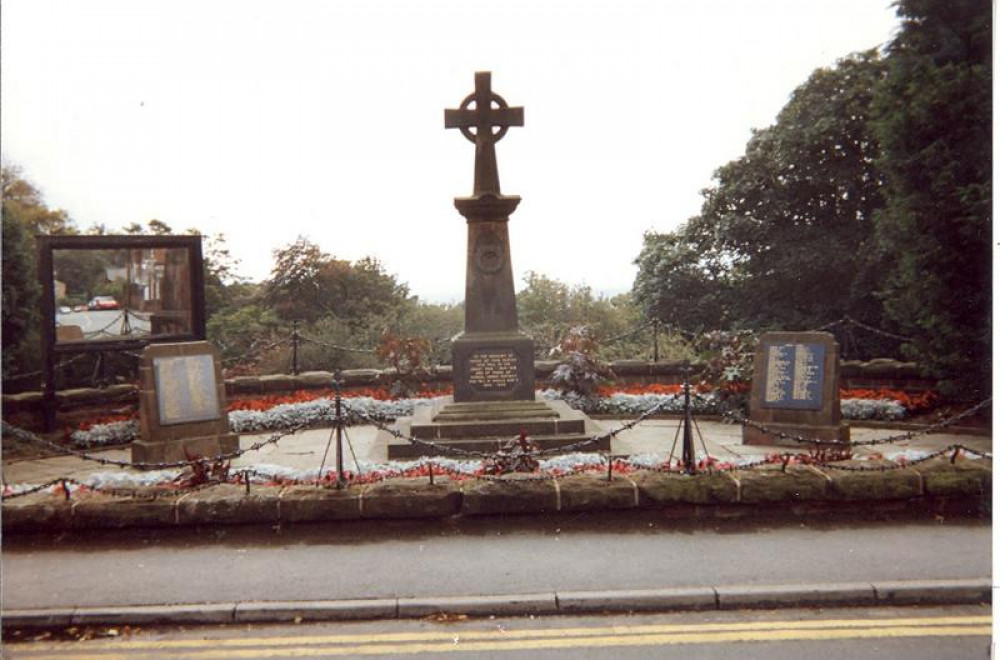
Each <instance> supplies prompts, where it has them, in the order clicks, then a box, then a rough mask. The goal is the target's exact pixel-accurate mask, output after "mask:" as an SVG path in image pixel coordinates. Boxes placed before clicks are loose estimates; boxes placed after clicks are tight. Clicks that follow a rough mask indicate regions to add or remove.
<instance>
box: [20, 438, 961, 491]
mask: <svg viewBox="0 0 1000 660" xmlns="http://www.w3.org/2000/svg"><path fill="white" fill-rule="evenodd" d="M930 453H931V452H929V451H926V450H917V449H911V448H908V449H902V450H899V451H891V452H886V453H885V454H884V455H883V454H873V455H870V456H864V457H859V458H862V459H864V460H872V461H881V460H889V461H892V462H894V463H896V464H897V465H901V466H903V465H909V464H911V463H914V462H920V461H922V460H924V459H926V458H927V456H928V455H930ZM961 454H962V455H963V456H964V457H965V458H966V459H968V460H979V459H980V458H981V457H980V456H979V455H978V454H976V453H971V452H961ZM696 459H697V463H698V470H699V471H700V472H704V471H707V470H729V469H739V468H741V467H747V466H748V465H749V464H754V465H759V464H773V465H782V464H786V465H800V464H801V465H811V464H817V463H822V461H820V460H819V459H818V458H817V457H816V456H814V455H811V454H798V455H795V456H787V455H782V454H771V455H768V456H766V457H763V458H761V457H759V456H751V457H741V458H728V459H726V460H721V459H718V458H716V457H713V456H709V455H706V454H704V453H701V452H699V453H698V454H697V456H696ZM346 467H347V470H345V477H346V478H347V479H348V480H349V481H350V482H351V483H354V484H368V483H375V482H378V481H383V480H385V479H393V478H398V477H428V475H429V474H430V472H431V471H433V472H434V474H435V475H436V476H447V477H449V478H451V479H454V480H457V481H462V480H466V479H475V478H478V477H483V476H488V474H489V473H488V472H487V468H486V462H484V461H480V460H456V459H452V458H444V457H435V458H433V459H419V460H412V461H385V462H371V461H360V462H357V463H354V464H351V465H348V466H346ZM607 470H608V464H607V462H606V460H605V458H604V457H603V456H602V455H600V454H593V453H576V454H564V455H561V456H553V457H551V458H547V459H543V460H541V461H540V462H539V467H538V470H537V471H536V474H539V475H545V476H549V477H563V476H567V475H572V474H581V473H602V474H603V473H606V472H607ZM611 470H612V472H614V473H616V474H633V473H635V472H639V471H642V470H656V471H661V472H663V471H668V472H677V473H680V472H682V470H683V466H682V464H681V462H680V461H679V460H678V459H677V457H676V456H668V455H666V454H654V453H649V454H636V455H634V456H628V457H623V458H616V459H614V462H613V463H612V465H611ZM245 474H249V481H250V482H251V483H253V484H258V485H268V486H281V485H291V484H297V483H308V484H315V483H332V482H333V481H334V480H335V479H336V473H335V472H334V470H333V469H332V468H329V467H328V468H326V469H324V471H323V474H322V477H320V478H318V476H319V475H318V474H317V469H316V468H309V469H298V468H292V467H287V466H283V465H274V464H271V463H261V464H256V465H249V466H240V467H238V468H233V469H232V470H231V472H230V474H229V481H230V482H231V483H242V479H243V478H244V475H245ZM194 483H196V480H195V479H194V473H193V472H192V471H191V470H182V469H174V470H156V471H151V472H141V473H134V472H95V473H92V474H90V475H88V476H86V477H82V478H81V479H80V480H79V484H77V483H66V484H65V486H66V488H67V489H68V490H69V491H70V493H71V494H72V493H75V492H77V491H78V490H80V489H83V490H88V489H89V490H101V489H130V488H153V487H157V488H183V487H186V486H190V485H193V484H194ZM35 487H36V486H35V485H33V484H28V483H22V484H3V487H2V492H3V495H4V496H10V495H16V494H18V493H21V492H24V491H27V490H32V489H33V488H35ZM62 488H63V486H62V485H61V484H56V485H53V486H50V487H48V488H47V489H46V490H47V492H50V493H52V492H62V491H61V489H62Z"/></svg>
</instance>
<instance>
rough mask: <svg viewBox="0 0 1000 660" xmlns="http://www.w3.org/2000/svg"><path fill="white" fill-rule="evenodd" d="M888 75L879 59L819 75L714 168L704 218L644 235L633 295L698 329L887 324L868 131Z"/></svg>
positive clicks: (851, 60)
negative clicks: (879, 293)
mask: <svg viewBox="0 0 1000 660" xmlns="http://www.w3.org/2000/svg"><path fill="white" fill-rule="evenodd" d="M884 75H885V62H884V61H883V60H882V59H881V58H880V57H879V56H878V54H877V53H876V52H874V51H869V52H864V53H859V54H855V55H851V56H849V57H847V58H844V59H842V60H840V61H839V62H838V63H837V66H836V67H834V68H831V69H818V70H817V71H815V72H814V73H813V74H812V75H811V76H810V77H809V79H808V80H807V81H806V82H805V83H804V84H803V85H802V86H800V87H799V88H797V89H796V90H795V91H794V92H793V93H792V95H791V98H790V100H789V102H788V104H786V106H785V107H784V108H783V109H782V110H781V112H780V113H779V115H778V118H777V121H776V122H775V124H774V125H773V126H770V127H768V128H765V129H763V130H759V131H755V132H754V134H753V136H752V137H751V139H750V141H749V142H748V144H747V148H746V152H745V154H744V155H743V156H742V157H740V158H739V159H737V160H735V161H732V162H730V163H728V164H726V165H724V166H723V167H721V168H720V169H719V170H718V171H716V173H715V178H716V180H717V183H716V185H715V186H713V187H711V188H709V189H707V190H705V191H703V193H702V194H703V196H704V198H705V201H704V203H703V205H702V209H701V213H700V214H699V215H698V216H695V217H694V218H692V219H690V220H689V221H688V222H687V223H686V224H685V225H683V226H682V227H681V228H680V229H678V230H677V231H675V232H671V233H668V234H655V233H651V234H647V236H646V238H645V241H644V245H643V250H642V253H641V254H640V256H639V259H638V261H637V263H638V265H639V274H638V276H637V278H636V282H635V285H634V289H633V291H634V294H635V296H636V299H637V301H638V303H639V305H640V306H641V307H642V309H643V310H644V312H645V313H646V314H647V315H649V316H654V317H656V318H660V319H662V320H664V321H668V322H670V321H673V322H676V323H678V324H679V325H682V326H683V327H685V328H686V329H688V330H692V331H694V330H698V329H700V328H706V329H707V328H712V329H718V328H734V327H749V328H758V329H763V328H771V327H774V328H782V329H814V328H817V327H821V326H824V325H827V324H829V323H832V322H834V321H837V320H839V319H841V318H843V317H844V316H848V315H849V316H852V317H854V318H857V319H859V320H862V321H865V322H867V323H869V324H871V325H875V326H881V325H884V323H883V321H882V314H881V303H880V301H879V300H878V298H877V297H876V296H875V291H876V290H877V288H878V284H877V282H878V275H879V271H878V268H877V264H878V260H877V259H878V255H877V253H876V251H875V242H874V224H873V216H874V213H875V212H876V210H878V209H879V208H881V207H882V205H883V204H884V200H883V196H882V192H881V187H882V176H881V174H880V172H879V170H878V168H877V166H876V159H877V157H878V154H879V150H878V143H877V141H876V140H875V138H874V136H873V134H872V131H871V129H870V127H869V115H870V107H871V100H872V94H873V90H874V89H875V88H876V87H877V86H878V84H879V83H880V81H881V80H882V79H883V77H884ZM873 339H874V340H875V341H879V339H878V338H877V337H876V338H873Z"/></svg>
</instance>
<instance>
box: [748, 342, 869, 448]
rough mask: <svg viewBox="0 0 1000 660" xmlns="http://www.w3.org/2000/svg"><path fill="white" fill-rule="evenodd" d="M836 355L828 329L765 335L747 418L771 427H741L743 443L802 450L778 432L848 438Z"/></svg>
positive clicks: (840, 440)
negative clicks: (825, 330) (842, 414)
mask: <svg viewBox="0 0 1000 660" xmlns="http://www.w3.org/2000/svg"><path fill="white" fill-rule="evenodd" d="M839 388H840V357H839V350H838V346H837V342H836V341H834V337H833V335H831V334H830V333H828V332H768V333H764V334H763V335H762V336H761V338H760V343H759V344H758V345H757V351H756V353H755V354H754V377H753V385H752V386H751V390H750V421H752V422H755V423H757V424H760V425H761V426H763V427H765V428H767V429H768V430H770V431H772V433H768V432H766V431H763V430H761V429H758V428H754V427H753V426H744V427H743V444H746V445H779V446H794V447H800V448H806V447H809V446H810V445H803V444H802V443H799V442H796V441H794V440H792V439H790V438H781V437H780V436H779V435H778V434H779V433H784V434H787V435H790V436H801V437H803V438H815V439H816V440H818V441H821V442H823V443H829V444H837V443H847V442H850V427H848V426H847V425H846V424H844V423H843V422H841V419H840V389H839Z"/></svg>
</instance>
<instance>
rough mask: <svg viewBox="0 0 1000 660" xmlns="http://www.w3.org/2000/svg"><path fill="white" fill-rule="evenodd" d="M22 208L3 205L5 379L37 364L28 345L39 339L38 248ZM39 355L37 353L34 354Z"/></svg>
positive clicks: (39, 290)
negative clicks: (32, 358) (20, 212)
mask: <svg viewBox="0 0 1000 660" xmlns="http://www.w3.org/2000/svg"><path fill="white" fill-rule="evenodd" d="M18 214H19V209H18V208H17V207H16V206H14V205H8V204H7V203H6V200H5V203H4V204H3V281H2V288H3V304H2V306H0V310H2V315H3V326H2V332H3V335H2V336H3V358H2V359H3V378H4V380H6V379H7V378H9V377H10V376H12V375H13V374H15V373H17V372H19V371H20V372H24V371H28V370H29V368H28V367H35V366H36V363H37V361H32V360H29V356H30V355H31V354H32V353H33V351H30V349H29V345H30V340H31V339H32V338H34V339H36V340H37V328H38V301H39V298H40V295H41V287H39V285H38V279H37V277H36V276H35V253H34V252H35V246H34V241H33V240H32V238H31V235H30V234H29V233H28V226H27V223H26V222H24V221H23V220H22V219H21V218H20V217H18ZM34 353H36V354H37V351H34Z"/></svg>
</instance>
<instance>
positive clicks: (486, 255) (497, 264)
mask: <svg viewBox="0 0 1000 660" xmlns="http://www.w3.org/2000/svg"><path fill="white" fill-rule="evenodd" d="M474 259H475V262H476V268H478V269H479V271H480V272H482V273H486V274H493V273H497V272H499V271H500V269H501V268H503V266H504V257H503V242H502V241H501V240H500V237H499V236H497V235H496V234H495V233H493V232H491V231H490V232H486V233H484V234H481V235H480V236H479V238H478V239H477V240H476V250H475V254H474Z"/></svg>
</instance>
